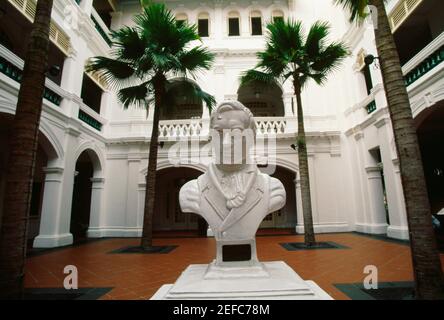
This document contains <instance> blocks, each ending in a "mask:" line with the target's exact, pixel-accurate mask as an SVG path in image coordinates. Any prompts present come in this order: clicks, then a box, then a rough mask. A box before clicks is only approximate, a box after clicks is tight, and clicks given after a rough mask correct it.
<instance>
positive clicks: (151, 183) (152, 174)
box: [140, 80, 164, 249]
mask: <svg viewBox="0 0 444 320" xmlns="http://www.w3.org/2000/svg"><path fill="white" fill-rule="evenodd" d="M155 82H156V84H155V88H154V94H155V106H154V117H153V129H152V131H151V141H150V151H149V159H148V172H147V175H146V189H145V209H144V214H143V231H142V239H141V244H140V245H141V247H142V248H143V249H149V248H151V247H152V245H153V216H154V202H155V198H156V173H157V151H158V140H159V118H160V108H161V101H162V97H163V94H164V86H163V83H162V82H161V81H159V80H157V81H155Z"/></svg>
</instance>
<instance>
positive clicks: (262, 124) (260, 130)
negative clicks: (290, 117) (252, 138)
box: [255, 117, 287, 135]
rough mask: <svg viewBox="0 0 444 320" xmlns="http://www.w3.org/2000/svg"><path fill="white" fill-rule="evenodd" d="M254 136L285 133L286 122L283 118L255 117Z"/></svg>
mask: <svg viewBox="0 0 444 320" xmlns="http://www.w3.org/2000/svg"><path fill="white" fill-rule="evenodd" d="M255 120H256V134H258V135H267V134H283V133H286V132H287V131H286V129H287V121H286V120H285V118H284V117H256V118H255Z"/></svg>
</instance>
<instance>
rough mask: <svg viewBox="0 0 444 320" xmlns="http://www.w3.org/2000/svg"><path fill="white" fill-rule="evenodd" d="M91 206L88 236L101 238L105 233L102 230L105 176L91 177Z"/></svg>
mask: <svg viewBox="0 0 444 320" xmlns="http://www.w3.org/2000/svg"><path fill="white" fill-rule="evenodd" d="M91 182H92V185H91V207H90V220H89V228H88V233H87V234H88V237H91V238H100V237H102V236H103V235H102V234H101V232H100V227H101V226H102V208H103V193H104V191H103V190H104V182H105V179H104V178H91Z"/></svg>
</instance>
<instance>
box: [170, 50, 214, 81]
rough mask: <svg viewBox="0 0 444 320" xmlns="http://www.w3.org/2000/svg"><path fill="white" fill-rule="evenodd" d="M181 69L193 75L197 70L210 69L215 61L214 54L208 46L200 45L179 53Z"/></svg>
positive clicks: (184, 72)
mask: <svg viewBox="0 0 444 320" xmlns="http://www.w3.org/2000/svg"><path fill="white" fill-rule="evenodd" d="M178 60H179V71H180V72H182V73H183V74H184V75H186V74H187V73H190V74H191V75H192V76H193V77H194V76H195V74H196V73H197V72H200V71H203V70H209V69H210V68H211V66H212V64H213V62H214V54H213V53H211V52H210V51H209V50H208V49H207V48H204V47H201V46H198V47H194V48H192V49H190V50H188V51H183V52H181V53H180V54H179V57H178Z"/></svg>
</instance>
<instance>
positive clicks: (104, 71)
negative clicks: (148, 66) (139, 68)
mask: <svg viewBox="0 0 444 320" xmlns="http://www.w3.org/2000/svg"><path fill="white" fill-rule="evenodd" d="M85 71H86V72H92V73H97V74H98V75H99V76H100V77H101V78H102V79H103V80H105V81H106V82H107V83H108V85H109V86H110V87H111V88H114V89H119V88H122V87H124V86H128V85H130V84H131V83H134V82H136V81H137V78H135V77H134V75H135V72H136V70H134V68H133V67H132V65H131V64H129V63H127V62H124V61H119V60H115V59H111V58H107V57H94V58H91V59H90V60H89V61H88V63H87V64H86V66H85Z"/></svg>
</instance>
